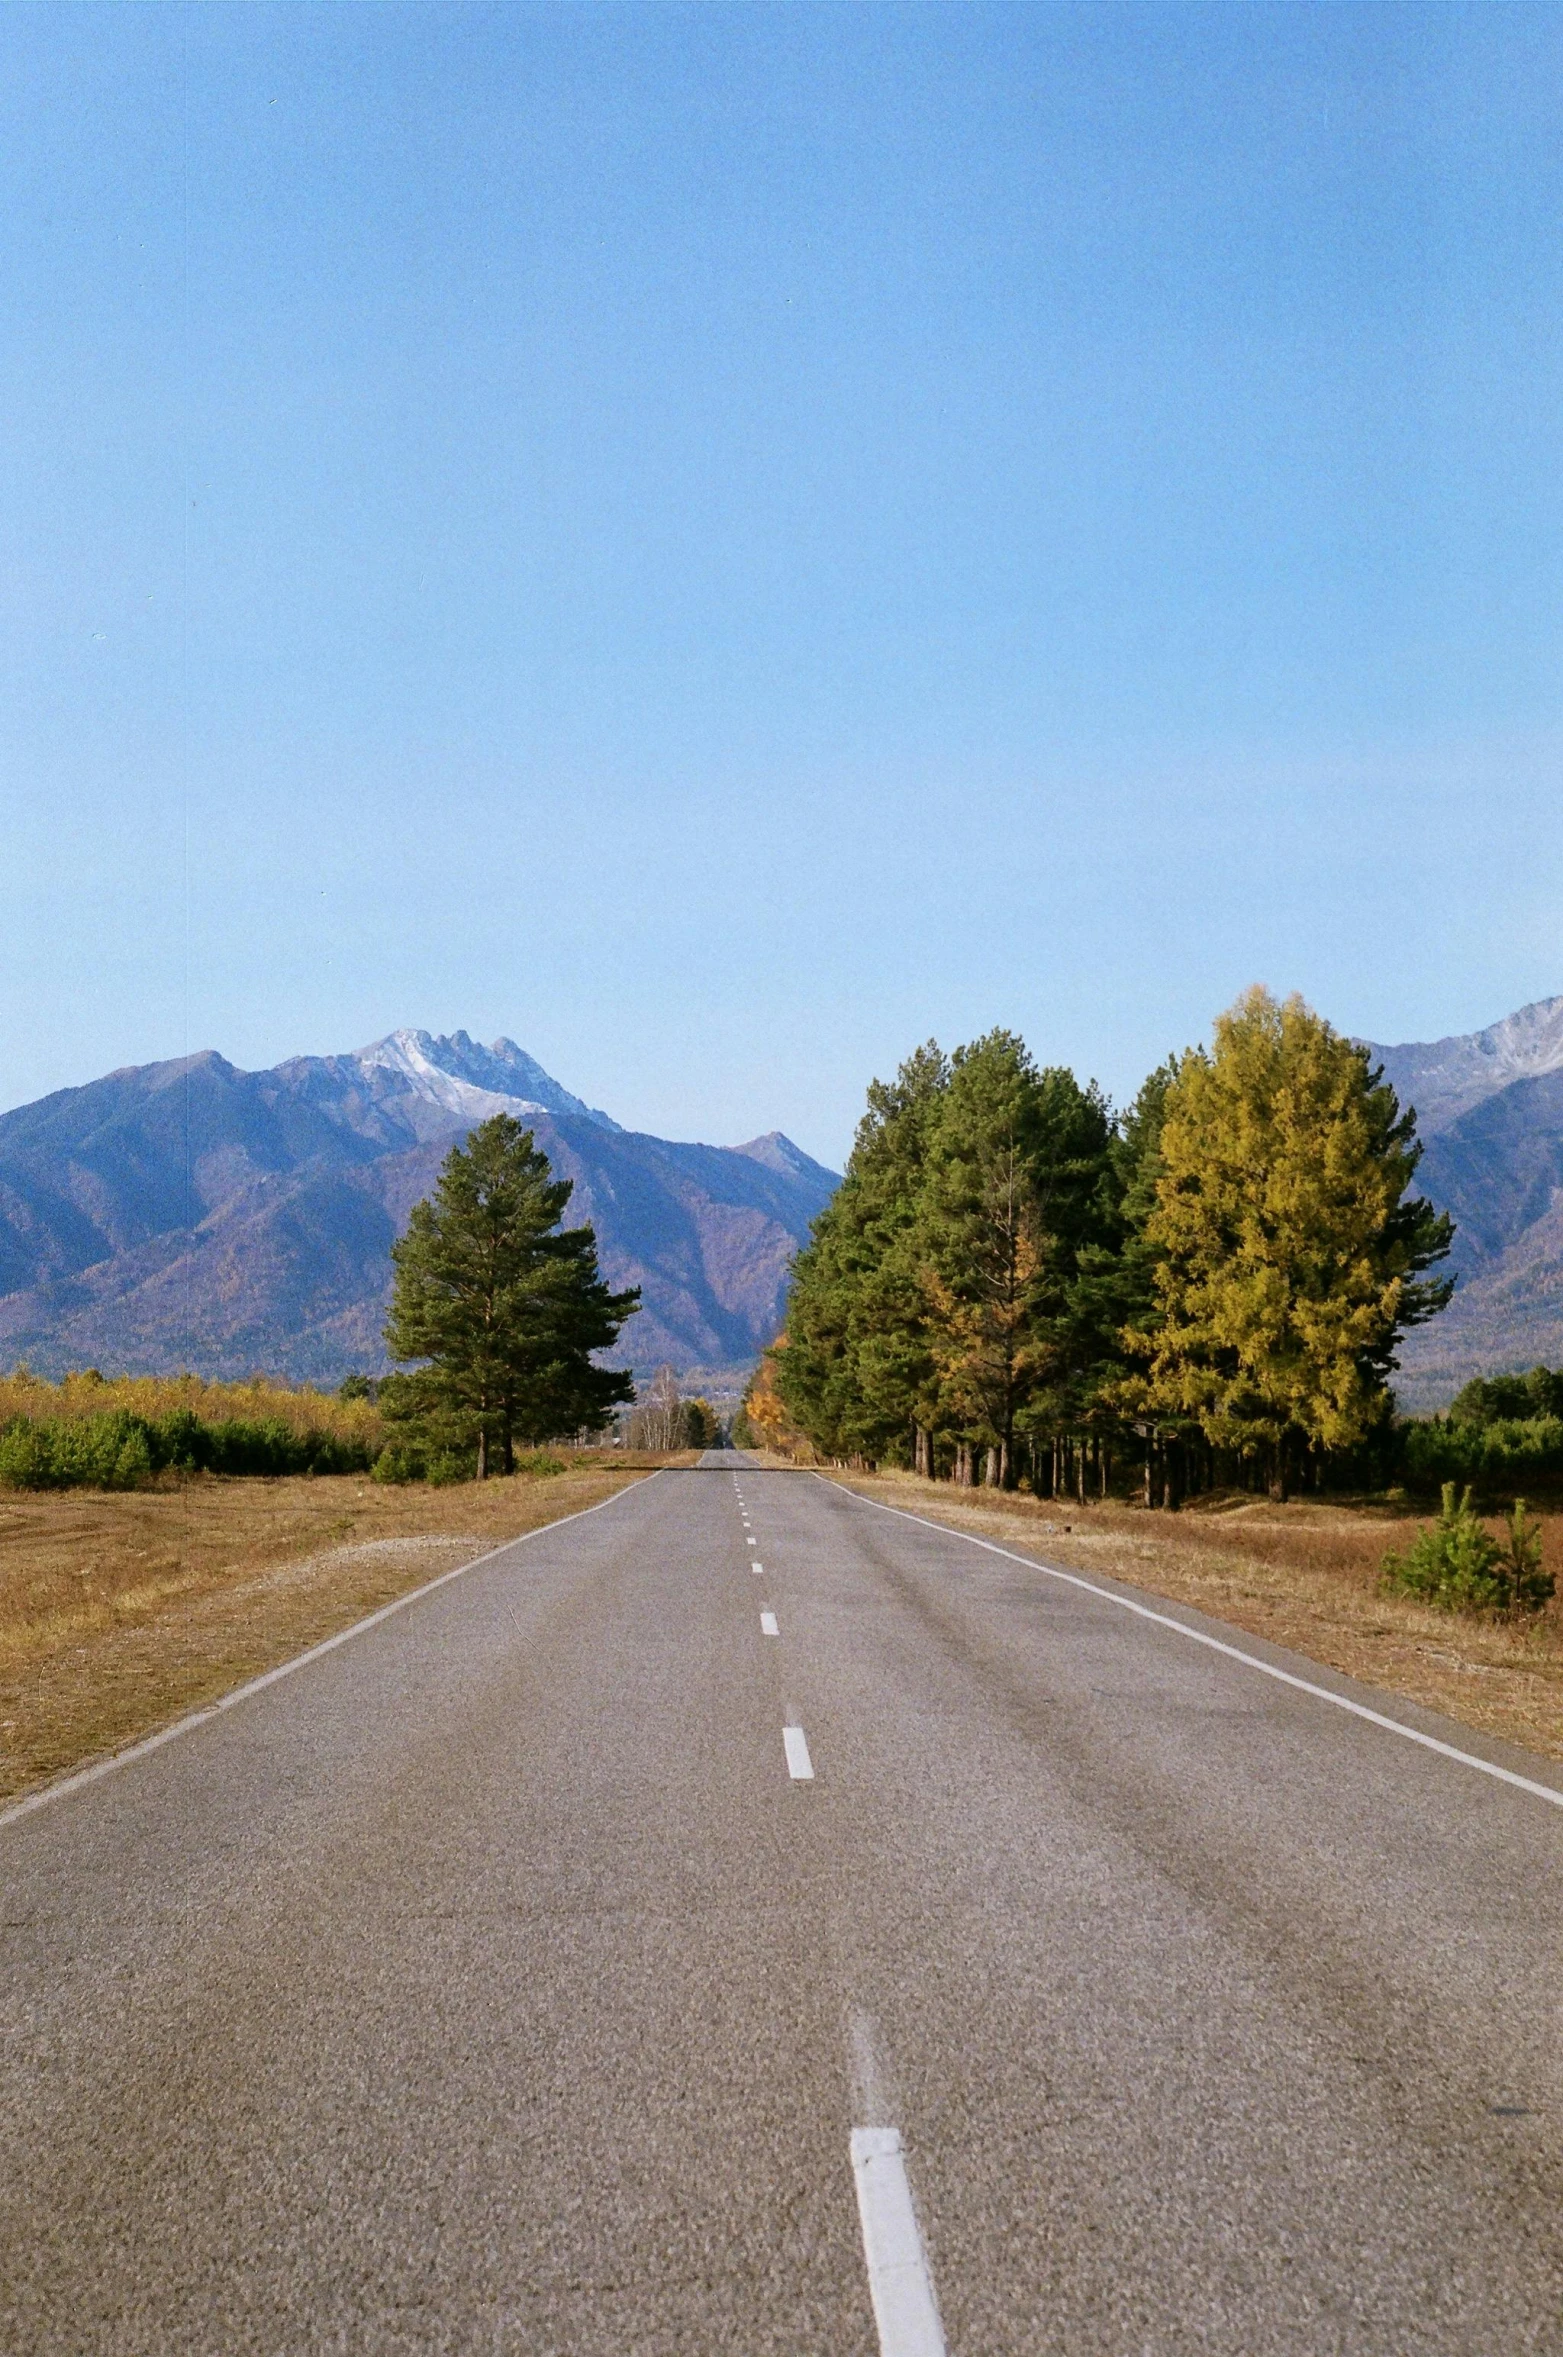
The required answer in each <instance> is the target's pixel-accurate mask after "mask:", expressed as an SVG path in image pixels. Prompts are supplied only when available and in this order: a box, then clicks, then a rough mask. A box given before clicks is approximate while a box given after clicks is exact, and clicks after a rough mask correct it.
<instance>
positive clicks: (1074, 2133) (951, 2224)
mask: <svg viewBox="0 0 1563 2357" xmlns="http://www.w3.org/2000/svg"><path fill="white" fill-rule="evenodd" d="M1136 1603H1138V1604H1140V1605H1142V1606H1143V1605H1146V1604H1149V1605H1151V1606H1152V1608H1153V1610H1157V1611H1161V1612H1163V1613H1164V1616H1165V1617H1164V1618H1160V1619H1158V1618H1153V1617H1147V1616H1146V1615H1145V1613H1144V1612H1143V1611H1140V1612H1137V1611H1135V1610H1132V1609H1130V1608H1129V1606H1131V1605H1133V1604H1136ZM1169 1623H1171V1624H1176V1625H1168V1624H1169ZM1185 1630H1192V1631H1197V1632H1203V1633H1204V1634H1206V1635H1207V1636H1208V1635H1214V1636H1215V1637H1217V1638H1218V1639H1221V1640H1224V1641H1225V1642H1226V1643H1227V1644H1229V1645H1230V1646H1231V1647H1232V1648H1233V1650H1231V1651H1222V1650H1219V1649H1218V1647H1215V1646H1212V1645H1210V1644H1208V1643H1200V1642H1198V1641H1196V1639H1195V1638H1194V1637H1192V1636H1190V1635H1188V1634H1185V1633H1184V1632H1185ZM1266 1665H1268V1667H1269V1668H1271V1669H1274V1668H1280V1669H1283V1670H1285V1671H1287V1672H1288V1673H1290V1675H1291V1676H1293V1677H1295V1678H1297V1679H1300V1680H1302V1681H1303V1683H1301V1684H1291V1683H1287V1682H1286V1680H1285V1679H1283V1678H1277V1677H1275V1676H1273V1675H1269V1674H1266ZM1309 1683H1314V1684H1317V1685H1319V1686H1321V1687H1322V1688H1324V1689H1326V1690H1327V1693H1333V1694H1335V1695H1338V1696H1344V1697H1347V1698H1348V1699H1350V1698H1354V1699H1356V1700H1357V1701H1358V1702H1359V1703H1361V1704H1364V1705H1365V1706H1367V1707H1369V1708H1371V1709H1378V1710H1380V1711H1381V1712H1382V1713H1383V1714H1384V1716H1385V1717H1387V1718H1389V1719H1391V1720H1393V1721H1396V1722H1400V1723H1403V1725H1404V1726H1405V1727H1407V1728H1410V1729H1413V1730H1416V1731H1419V1732H1421V1733H1422V1734H1423V1735H1430V1736H1431V1737H1432V1738H1433V1740H1434V1743H1435V1744H1437V1743H1443V1744H1445V1745H1447V1746H1448V1749H1447V1750H1440V1749H1437V1748H1430V1747H1429V1746H1428V1744H1426V1743H1416V1742H1413V1741H1411V1740H1408V1739H1407V1737H1406V1736H1405V1735H1403V1734H1400V1733H1398V1732H1396V1729H1395V1726H1393V1725H1391V1726H1381V1725H1379V1724H1377V1723H1375V1721H1374V1720H1373V1719H1372V1718H1371V1717H1366V1716H1362V1715H1359V1714H1357V1713H1354V1712H1352V1711H1349V1710H1345V1709H1342V1708H1340V1707H1338V1706H1337V1705H1336V1704H1335V1703H1334V1702H1332V1701H1330V1700H1329V1699H1327V1698H1326V1694H1315V1693H1311V1692H1309V1691H1308V1690H1307V1686H1308V1684H1309ZM1459 1754H1465V1755H1468V1756H1464V1757H1462V1756H1456V1755H1459ZM1483 1761H1485V1762H1487V1763H1490V1764H1495V1765H1498V1766H1500V1767H1506V1768H1507V1770H1508V1771H1509V1778H1510V1779H1518V1780H1505V1778H1504V1777H1501V1776H1494V1775H1492V1774H1489V1773H1486V1772H1484V1769H1483V1766H1482V1765H1481V1762H1483ZM1526 1779H1529V1781H1530V1782H1531V1783H1533V1784H1535V1785H1536V1786H1537V1787H1538V1789H1536V1790H1530V1789H1527V1785H1526ZM1560 1786H1563V1777H1560V1776H1559V1775H1558V1774H1557V1773H1556V1772H1555V1771H1554V1770H1553V1769H1552V1768H1551V1767H1550V1766H1547V1765H1543V1764H1539V1763H1536V1762H1533V1761H1528V1760H1526V1759H1524V1758H1523V1757H1521V1756H1520V1755H1517V1754H1514V1753H1511V1752H1508V1751H1505V1750H1503V1749H1502V1748H1501V1747H1499V1746H1496V1745H1492V1744H1487V1743H1484V1742H1483V1741H1482V1740H1481V1739H1480V1738H1478V1737H1473V1736H1472V1735H1470V1734H1469V1733H1468V1732H1466V1731H1465V1730H1463V1729H1459V1728H1456V1727H1454V1726H1453V1725H1450V1724H1448V1723H1447V1722H1440V1721H1437V1720H1435V1719H1434V1718H1432V1717H1431V1716H1430V1715H1428V1714H1426V1713H1420V1712H1416V1711H1414V1710H1412V1709H1411V1708H1410V1706H1403V1705H1400V1704H1397V1703H1394V1702H1391V1701H1386V1700H1385V1699H1384V1698H1383V1697H1381V1696H1374V1695H1371V1694H1367V1693H1364V1692H1363V1691H1362V1690H1360V1689H1354V1688H1352V1687H1350V1686H1349V1685H1347V1684H1346V1682H1345V1681H1343V1680H1340V1679H1337V1678H1334V1677H1332V1676H1331V1675H1329V1674H1328V1673H1325V1672H1320V1671H1317V1670H1315V1669H1313V1668H1312V1667H1311V1666H1310V1665H1309V1664H1307V1663H1305V1662H1301V1661H1298V1660H1297V1659H1296V1658H1295V1657H1290V1656H1283V1655H1280V1654H1277V1653H1275V1652H1274V1651H1272V1650H1271V1649H1269V1648H1267V1647H1265V1646H1264V1645H1262V1644H1260V1643H1259V1642H1257V1641H1256V1640H1253V1639H1250V1638H1246V1637H1243V1636H1240V1635H1238V1634H1237V1633H1236V1632H1233V1631H1231V1630H1222V1629H1220V1628H1219V1626H1218V1625H1217V1624H1214V1623H1211V1622H1208V1621H1202V1620H1201V1619H1200V1618H1199V1616H1198V1615H1197V1614H1194V1613H1192V1612H1188V1611H1185V1610H1183V1609H1181V1608H1179V1607H1175V1606H1166V1607H1156V1606H1155V1600H1154V1599H1153V1598H1148V1597H1146V1596H1145V1595H1143V1593H1141V1592H1140V1591H1131V1590H1127V1589H1118V1588H1115V1587H1114V1586H1113V1583H1111V1582H1109V1581H1105V1580H1103V1581H1098V1582H1082V1581H1080V1580H1078V1579H1070V1578H1057V1577H1051V1576H1050V1575H1049V1574H1048V1572H1047V1571H1046V1570H1045V1569H1043V1568H1042V1567H1040V1566H1038V1565H1036V1564H1033V1563H1029V1562H1021V1561H1018V1560H1016V1559H1015V1558H1013V1557H1011V1556H1007V1555H1005V1554H1004V1553H1003V1552H1002V1551H999V1550H996V1549H992V1548H983V1547H981V1546H978V1545H974V1544H973V1543H971V1542H970V1541H969V1540H966V1539H964V1538H962V1537H960V1536H959V1535H957V1534H955V1533H953V1532H951V1531H949V1530H945V1529H941V1528H938V1527H935V1526H933V1525H931V1524H928V1523H923V1522H919V1521H917V1520H914V1519H908V1518H905V1517H903V1516H898V1515H896V1514H892V1513H889V1512H886V1511H884V1510H882V1509H881V1508H879V1507H876V1506H875V1505H873V1504H871V1503H869V1502H867V1501H865V1500H862V1499H859V1498H857V1497H855V1496H853V1495H852V1494H851V1493H850V1492H848V1491H846V1490H844V1489H843V1488H841V1487H839V1486H838V1485H835V1484H832V1483H829V1482H826V1481H823V1480H821V1479H819V1478H816V1477H814V1476H812V1475H808V1474H802V1473H781V1472H767V1471H761V1470H758V1469H756V1468H754V1467H752V1466H750V1465H749V1464H748V1463H746V1462H745V1461H744V1460H742V1459H737V1458H734V1457H732V1456H728V1457H726V1458H725V1459H718V1460H714V1461H710V1462H708V1465H707V1467H705V1468H702V1469H701V1470H699V1471H691V1472H667V1473H663V1474H659V1475H657V1476H655V1477H654V1478H652V1479H650V1480H647V1481H645V1482H643V1483H641V1484H640V1485H638V1486H637V1487H635V1488H633V1489H631V1490H629V1491H627V1492H625V1493H623V1494H622V1495H620V1496H619V1497H617V1498H615V1499H614V1500H613V1501H611V1502H610V1503H609V1504H607V1505H605V1506H602V1507H598V1508H596V1509H594V1510H592V1511H591V1512H589V1513H587V1514H583V1515H580V1516H578V1517H576V1518H574V1519H572V1520H570V1521H568V1522H564V1523H561V1524H557V1525H555V1526H553V1527H552V1528H550V1529H547V1530H544V1531H542V1532H539V1533H537V1534H534V1535H533V1536H531V1537H530V1538H528V1539H525V1540H522V1541H519V1542H517V1543H516V1544H515V1545H513V1546H510V1547H507V1548H504V1549H502V1550H501V1551H500V1552H499V1553H498V1554H496V1555H494V1556H491V1557H489V1558H487V1559H486V1560H485V1561H483V1562H482V1563H480V1564H478V1565H475V1566H472V1567H470V1568H468V1569H467V1570H466V1571H464V1572H461V1573H458V1574H456V1575H453V1576H451V1577H449V1578H447V1579H445V1580H443V1581H441V1582H439V1583H438V1584H436V1585H435V1586H434V1587H433V1588H432V1589H431V1590H430V1591H428V1592H426V1593H424V1594H422V1595H421V1596H419V1597H418V1598H416V1599H415V1600H413V1601H412V1602H410V1603H408V1604H407V1605H406V1606H405V1607H404V1608H401V1609H395V1610H392V1611H391V1612H390V1613H389V1614H387V1615H385V1616H383V1617H381V1618H379V1619H378V1620H377V1621H376V1623H375V1625H373V1626H372V1627H368V1628H366V1629H365V1630H363V1631H362V1632H361V1633H359V1634H357V1635H355V1636H353V1637H352V1638H351V1639H350V1640H349V1641H348V1642H345V1643H341V1644H338V1645H335V1646H334V1647H333V1648H331V1649H330V1650H327V1651H325V1652H323V1653H321V1654H320V1655H319V1656H318V1657H316V1658H314V1659H312V1660H310V1661H308V1662H306V1663H305V1664H304V1665H303V1666H301V1667H300V1668H298V1669H297V1670H296V1671H294V1672H292V1673H291V1674H289V1675H286V1676H283V1677H279V1678H276V1679H274V1680H273V1681H271V1682H269V1683H266V1684H264V1685H263V1686H262V1687H261V1688H260V1690H258V1691H255V1692H252V1693H249V1694H248V1695H246V1696H244V1697H243V1698H242V1699H240V1700H239V1701H237V1702H236V1703H235V1705H234V1707H232V1708H231V1709H227V1710H224V1711H222V1712H219V1713H217V1714H215V1715H212V1716H210V1717H208V1718H207V1719H205V1720H204V1721H203V1722H202V1723H201V1724H199V1725H196V1726H194V1727H191V1728H190V1729H188V1730H186V1731H184V1732H182V1733H180V1734H178V1735H176V1736H175V1737H174V1738H173V1739H172V1740H170V1741H167V1742H165V1743H162V1744H161V1745H159V1746H157V1747H156V1748H153V1749H149V1750H147V1751H145V1752H144V1753H143V1754H142V1755H141V1756H139V1757H137V1758H134V1759H132V1760H130V1761H128V1762H126V1763H125V1764H123V1765H120V1766H118V1767H116V1768H114V1769H113V1770H112V1771H111V1772H109V1773H107V1774H104V1775H102V1776H99V1777H97V1778H95V1779H93V1780H91V1781H87V1782H84V1783H81V1784H79V1785H78V1786H76V1787H75V1788H74V1789H71V1790H68V1791H66V1792H64V1793H62V1794H59V1795H57V1796H54V1797H51V1798H50V1799H48V1800H47V1801H46V1802H45V1803H44V1804H43V1805H41V1806H35V1807H32V1808H30V1809H27V1810H25V1811H24V1812H21V1813H18V1812H14V1811H13V1812H12V1813H11V1814H10V1816H9V1817H8V1818H7V1819H5V1820H0V1909H3V1926H0V2153H3V2159H4V2166H3V2170H0V2347H3V2348H4V2349H5V2350H6V2351H7V2352H10V2353H12V2357H20V2353H23V2352H27V2353H32V2352H45V2351H48V2352H62V2353H63V2352H69V2353H70V2357H82V2353H83V2352H90V2353H94V2357H95V2353H96V2352H100V2351H102V2352H110V2351H112V2352H131V2351H134V2352H153V2351H156V2352H174V2351H178V2352H186V2351H189V2352H202V2353H205V2352H227V2351H250V2350H254V2351H265V2352H296V2351H315V2350H323V2351H374V2352H377V2353H378V2352H397V2351H434V2350H439V2351H447V2350H448V2351H463V2352H472V2351H483V2352H490V2351H492V2352H509V2351H525V2352H538V2353H543V2352H547V2353H550V2357H553V2353H557V2357H599V2353H600V2357H661V2353H662V2352H673V2351H679V2352H706V2351H710V2352H732V2353H734V2357H760V2353H761V2352H771V2351H776V2352H782V2351H785V2352H788V2353H789V2357H805V2353H817V2357H846V2353H852V2352H862V2353H863V2357H872V2352H874V2351H875V2350H876V2349H883V2350H884V2351H885V2352H886V2353H887V2357H934V2353H936V2352H937V2351H939V2350H941V2349H943V2350H947V2351H948V2352H950V2357H1005V2353H1008V2352H1017V2353H1018V2352H1043V2351H1047V2352H1071V2353H1073V2352H1078V2353H1080V2357H1086V2353H1089V2357H1146V2353H1150V2352H1154V2353H1156V2357H1160V2353H1162V2352H1167V2353H1168V2357H1171V2353H1174V2352H1177V2353H1182V2352H1185V2351H1186V2352H1195V2351H1198V2352H1201V2353H1202V2357H1211V2353H1221V2357H1259V2353H1261V2352H1270V2351H1304V2352H1314V2351H1318V2352H1337V2351H1340V2352H1346V2351H1350V2352H1362V2353H1364V2357H1367V2353H1372V2357H1420V2353H1422V2352H1429V2353H1431V2352H1454V2351H1460V2352H1467V2353H1469V2357H1494V2353H1496V2352H1511V2351H1530V2350H1535V2351H1549V2352H1557V2351H1559V2350H1563V2039H1560V2035H1559V2032H1560V2021H1559V2012H1560V1998H1563V1873H1560V1867H1563V1808H1560V1807H1558V1806H1557V1805H1556V1804H1555V1801H1554V1799H1553V1798H1552V1797H1551V1795H1552V1794H1553V1792H1554V1791H1555V1790H1556V1789H1557V1788H1559V1787H1560Z"/></svg>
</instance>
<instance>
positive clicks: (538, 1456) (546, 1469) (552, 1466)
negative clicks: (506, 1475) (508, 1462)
mask: <svg viewBox="0 0 1563 2357" xmlns="http://www.w3.org/2000/svg"><path fill="white" fill-rule="evenodd" d="M569 1470H570V1468H569V1467H568V1465H566V1463H565V1461H564V1459H563V1457H556V1456H555V1455H554V1454H553V1452H552V1450H551V1449H528V1450H525V1451H523V1453H522V1454H521V1455H519V1456H518V1457H517V1458H516V1471H517V1472H518V1473H531V1474H535V1475H539V1476H541V1475H546V1474H550V1473H568V1472H569Z"/></svg>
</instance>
